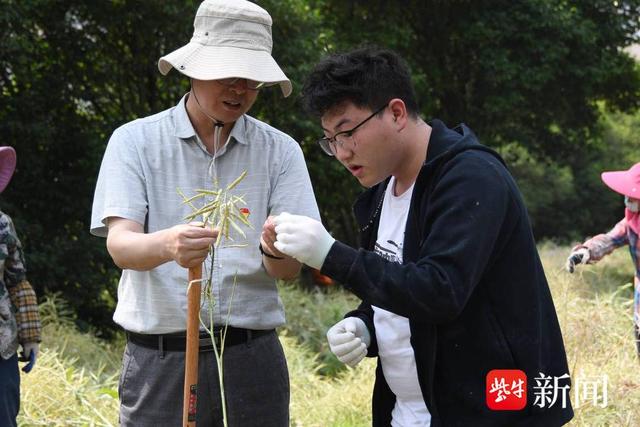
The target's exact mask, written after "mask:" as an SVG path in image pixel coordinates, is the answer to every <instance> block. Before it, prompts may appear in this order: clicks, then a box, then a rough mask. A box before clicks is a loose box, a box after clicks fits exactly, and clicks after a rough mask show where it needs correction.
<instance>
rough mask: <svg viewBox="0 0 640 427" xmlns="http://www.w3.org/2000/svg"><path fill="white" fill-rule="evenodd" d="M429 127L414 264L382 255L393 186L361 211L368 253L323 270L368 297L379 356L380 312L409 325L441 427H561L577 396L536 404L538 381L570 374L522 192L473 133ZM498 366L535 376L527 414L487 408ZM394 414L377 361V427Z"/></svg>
mask: <svg viewBox="0 0 640 427" xmlns="http://www.w3.org/2000/svg"><path fill="white" fill-rule="evenodd" d="M430 125H431V126H432V133H431V137H430V141H429V146H428V152H427V158H426V161H425V163H424V165H423V166H422V169H421V171H420V173H419V175H418V177H417V179H416V183H415V186H414V189H413V193H412V198H411V205H410V210H409V215H408V218H407V225H406V228H405V236H404V251H403V263H402V264H396V263H393V262H389V261H386V260H384V259H383V258H382V257H380V256H378V255H377V254H375V253H374V252H373V247H374V244H375V240H376V237H377V230H378V222H379V219H380V210H381V206H382V200H383V199H384V192H385V189H386V186H387V184H388V182H389V179H387V180H385V181H384V182H382V183H380V184H378V185H376V186H374V187H372V188H370V189H368V190H367V191H365V192H364V193H363V194H362V195H361V196H360V197H359V198H358V200H357V201H356V203H355V205H354V212H355V216H356V219H357V221H358V223H359V224H360V227H361V230H360V237H361V247H362V248H361V249H354V248H351V247H349V246H347V245H344V244H342V243H340V242H338V241H336V242H335V243H334V245H333V246H332V247H331V250H330V251H329V254H328V255H327V258H326V260H325V262H324V264H323V266H322V273H324V274H326V275H328V276H330V277H332V278H333V279H335V280H337V281H339V282H341V283H343V284H344V286H345V287H346V288H347V289H349V290H350V291H351V292H353V293H354V294H356V295H357V296H358V297H360V298H361V299H362V301H363V302H362V304H361V305H360V307H359V308H358V309H357V310H355V311H353V312H350V313H348V314H347V316H357V317H359V318H361V319H362V320H364V322H365V323H366V325H367V327H368V328H369V331H370V332H371V337H372V343H371V345H370V346H369V353H368V356H376V355H377V351H378V350H377V344H376V340H375V328H374V324H373V310H372V309H371V305H375V306H377V307H380V308H382V309H385V310H387V311H390V312H392V313H395V314H398V315H400V316H404V317H407V318H409V324H410V329H411V346H412V347H413V349H414V353H415V357H416V366H417V372H418V380H419V383H420V387H421V389H422V395H423V397H424V399H425V403H426V404H427V407H428V409H429V411H430V412H431V415H432V421H431V425H432V426H433V427H437V426H474V427H475V426H525V425H526V426H545V427H547V426H559V425H562V424H564V423H566V422H568V421H569V420H570V419H571V418H572V416H573V410H572V408H571V403H570V401H569V394H570V393H569V391H568V390H567V391H566V394H567V395H566V397H567V401H566V405H565V407H564V408H563V407H562V402H561V400H560V398H558V400H557V401H556V402H555V403H554V404H553V405H550V404H549V402H548V401H545V400H544V399H542V400H540V401H538V402H536V394H535V390H536V386H537V385H538V382H537V381H536V380H535V378H536V377H539V376H540V374H541V373H542V374H544V375H545V376H547V377H551V378H560V377H562V376H563V375H565V374H568V373H569V370H568V367H567V360H566V354H565V350H564V345H563V342H562V335H561V332H560V327H559V324H558V319H557V316H556V311H555V308H554V305H553V301H552V299H551V293H550V291H549V286H548V284H547V280H546V278H545V275H544V271H543V268H542V264H541V262H540V258H539V256H538V252H537V249H536V245H535V241H534V238H533V234H532V231H531V225H530V222H529V217H528V215H527V211H526V208H525V206H524V203H523V201H522V197H521V195H520V192H519V190H518V188H517V186H516V184H515V182H514V180H513V178H512V177H511V175H510V174H509V172H508V170H507V168H506V167H505V165H504V162H503V160H502V159H501V158H500V156H499V155H498V154H497V153H495V152H494V151H493V150H491V149H489V148H487V147H485V146H483V145H481V144H479V143H478V141H477V138H476V136H475V135H474V134H473V132H471V130H470V129H469V128H468V127H466V126H465V125H460V126H458V127H456V128H455V129H448V128H447V127H446V126H445V125H444V124H443V123H442V122H441V121H439V120H434V121H433V122H431V123H430ZM493 369H519V370H522V371H524V372H525V373H526V375H527V379H528V381H527V396H528V399H527V405H526V407H525V408H524V409H522V410H519V411H492V410H490V409H489V408H488V407H487V405H486V392H485V388H486V376H487V374H488V372H489V371H491V370H493ZM552 381H553V380H552ZM540 384H542V383H540ZM559 384H560V385H561V386H562V385H566V384H568V380H564V383H563V382H562V380H561V381H560V383H559ZM537 390H540V389H539V388H537ZM557 391H559V392H562V389H559V390H557ZM534 403H537V404H534ZM394 405H395V396H394V394H393V393H392V392H391V390H390V389H389V387H388V385H387V383H386V381H385V379H384V375H383V374H382V370H381V367H380V363H379V362H378V368H377V371H376V383H375V387H374V396H373V425H374V426H389V425H390V422H391V410H392V409H393V407H394ZM541 406H542V407H541Z"/></svg>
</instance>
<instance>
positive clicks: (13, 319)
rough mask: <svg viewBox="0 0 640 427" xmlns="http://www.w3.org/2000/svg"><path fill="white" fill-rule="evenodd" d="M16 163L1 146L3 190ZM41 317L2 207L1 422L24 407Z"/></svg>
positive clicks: (12, 418)
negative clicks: (25, 377)
mask: <svg viewBox="0 0 640 427" xmlns="http://www.w3.org/2000/svg"><path fill="white" fill-rule="evenodd" d="M15 167H16V152H15V151H14V149H13V148H11V147H0V193H2V192H3V191H4V189H5V188H6V187H7V185H8V184H9V181H10V180H11V177H12V175H13V171H14V170H15ZM39 342H40V317H39V315H38V304H37V301H36V294H35V292H34V291H33V288H32V287H31V284H29V282H28V281H27V277H26V269H25V266H24V254H23V253H22V245H21V244H20V239H19V238H18V235H17V234H16V230H15V228H14V226H13V221H12V220H11V218H10V217H9V215H7V214H5V213H4V212H2V211H0V426H3V427H10V426H15V425H16V417H17V416H18V411H19V409H20V373H19V372H18V349H19V348H20V347H22V355H21V357H20V360H21V361H26V362H28V363H27V364H26V365H25V366H24V367H23V368H22V370H23V371H24V372H27V373H28V372H30V371H31V369H32V368H33V366H34V365H35V363H36V358H37V357H38V350H39V344H38V343H39Z"/></svg>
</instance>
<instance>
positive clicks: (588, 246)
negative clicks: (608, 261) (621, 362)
mask: <svg viewBox="0 0 640 427" xmlns="http://www.w3.org/2000/svg"><path fill="white" fill-rule="evenodd" d="M602 181H604V183H605V184H606V185H607V186H608V187H609V188H611V189H612V190H613V191H615V192H617V193H620V194H622V195H623V196H624V205H625V209H624V218H622V219H621V220H620V221H619V222H618V223H617V224H616V225H615V226H614V227H613V228H612V229H611V231H609V232H608V233H605V234H598V235H597V236H595V237H592V238H591V239H589V240H587V241H586V242H584V243H582V244H581V245H577V246H575V247H574V248H573V249H572V250H571V254H569V257H568V258H567V263H566V268H567V270H568V271H569V272H570V273H573V272H574V270H575V267H576V265H578V264H594V263H596V262H598V261H600V260H601V259H602V258H603V257H604V256H605V255H608V254H610V253H611V252H613V251H614V250H615V249H617V248H619V247H621V246H624V245H629V251H630V252H631V259H632V261H633V262H634V264H635V269H636V274H635V277H634V280H633V283H634V291H633V302H634V303H633V323H634V328H633V329H634V335H635V340H636V348H637V351H638V356H639V357H640V259H638V255H640V250H639V248H640V242H639V241H638V235H640V163H636V164H635V165H633V166H632V167H631V168H630V169H629V170H626V171H614V172H603V173H602Z"/></svg>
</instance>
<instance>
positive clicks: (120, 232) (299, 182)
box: [91, 0, 319, 427]
mask: <svg viewBox="0 0 640 427" xmlns="http://www.w3.org/2000/svg"><path fill="white" fill-rule="evenodd" d="M271 48H272V39H271V17H270V16H269V14H268V13H267V12H266V11H265V10H264V9H262V8H260V7H258V6H257V5H255V4H253V3H250V2H248V1H244V0H205V1H204V2H203V3H202V4H201V5H200V7H199V8H198V12H197V14H196V18H195V22H194V34H193V37H192V39H191V41H190V42H189V43H188V44H187V45H185V46H183V47H181V48H180V49H178V50H176V51H174V52H172V53H170V54H168V55H167V56H165V57H163V58H160V61H159V64H158V67H159V68H160V72H161V73H163V74H166V73H168V72H169V71H170V70H171V68H175V69H176V70H177V71H179V72H180V73H182V74H184V75H186V76H187V77H189V78H190V79H191V90H190V91H189V93H188V94H186V95H185V96H184V97H183V98H182V99H181V100H180V102H179V103H178V105H176V106H175V107H174V108H171V109H169V110H167V111H164V112H161V113H159V114H156V115H153V116H151V117H147V118H143V119H140V120H136V121H133V122H131V123H127V124H125V125H124V126H122V127H120V128H119V129H117V130H116V131H115V132H114V133H113V135H112V137H111V140H110V141H109V144H108V146H107V149H106V152H105V155H104V160H103V163H102V166H101V169H100V175H99V177H98V183H97V187H96V192H95V199H94V205H93V214H92V223H91V232H92V233H94V234H96V235H98V236H102V237H107V248H108V250H109V253H110V254H111V256H112V257H113V260H114V261H115V263H116V264H117V265H118V266H119V267H121V268H122V269H123V271H122V277H121V279H120V284H119V287H118V305H117V307H116V311H115V314H114V320H115V321H116V323H118V324H119V325H121V326H122V327H123V328H124V329H125V330H126V331H127V337H128V340H127V346H126V350H125V353H124V359H123V366H122V374H121V379H120V388H119V394H120V403H121V405H120V423H121V425H123V426H136V427H139V426H177V425H181V424H182V407H183V384H184V359H185V352H184V343H185V327H186V315H187V299H186V294H187V278H188V276H187V268H188V267H192V266H196V265H198V264H202V263H203V261H205V258H206V257H207V254H208V249H209V246H210V245H211V244H212V243H214V241H215V240H216V237H217V234H218V232H217V231H214V230H210V229H207V228H202V227H200V226H198V225H195V224H185V223H184V218H185V217H186V216H187V215H188V214H190V213H191V212H192V211H191V208H190V207H189V206H188V204H185V203H183V200H182V198H181V197H180V195H179V194H178V191H177V189H181V190H182V191H183V192H184V193H187V194H188V195H191V194H193V193H194V192H195V190H196V189H208V190H214V189H217V188H225V187H226V186H227V185H229V184H230V183H231V182H233V181H234V180H235V179H236V178H238V177H239V176H240V175H241V173H242V172H243V171H247V172H248V174H247V176H246V177H245V178H244V179H243V180H242V181H241V182H240V183H239V184H238V185H237V186H236V187H235V188H234V192H235V193H236V194H238V195H243V196H244V200H245V202H246V205H247V207H248V208H249V210H250V216H249V218H248V219H249V221H250V222H251V223H252V224H253V229H245V232H246V240H245V241H246V243H247V246H246V247H224V246H219V247H218V248H216V251H215V266H214V268H213V273H212V275H213V278H214V279H213V280H214V284H215V287H214V289H213V294H214V298H215V306H214V313H213V319H214V324H213V325H209V326H213V327H220V326H222V325H223V324H225V323H226V322H227V313H230V317H229V318H228V323H229V325H230V328H229V329H228V330H227V333H226V338H225V350H224V380H225V393H226V402H227V414H228V421H229V425H232V426H261V427H263V426H275V427H284V426H287V425H288V424H289V416H288V415H289V377H288V373H287V365H286V361H285V358H284V353H283V351H282V346H281V345H280V342H279V340H278V337H277V335H276V332H275V328H276V327H278V326H281V325H282V324H283V323H284V320H285V319H284V310H283V306H282V302H281V300H280V298H279V297H278V293H277V289H276V284H275V280H274V278H286V277H292V276H295V275H296V274H297V273H298V271H299V269H300V266H301V265H300V263H299V262H297V261H296V260H295V259H292V258H291V257H289V256H286V255H284V254H282V253H280V252H279V251H278V250H277V249H275V248H274V247H273V245H272V244H271V242H272V241H273V239H274V237H273V238H271V237H269V236H271V235H273V236H275V234H274V232H273V225H272V223H271V221H270V219H269V218H270V216H271V215H275V214H279V213H281V212H283V211H296V212H297V213H299V214H302V215H309V216H311V217H314V218H318V217H319V214H318V208H317V206H316V202H315V200H314V197H313V190H312V188H311V183H310V180H309V174H308V172H307V169H306V166H305V162H304V158H303V155H302V150H301V149H300V147H299V145H298V144H297V143H296V142H295V141H294V140H293V139H292V138H291V137H289V136H288V135H286V134H284V133H282V132H280V131H279V130H277V129H274V128H273V127H271V126H269V125H267V124H266V123H263V122H261V121H259V120H256V119H255V118H253V117H250V116H249V115H247V114H246V113H247V112H248V111H249V109H250V108H251V106H252V105H253V103H254V102H255V100H256V97H257V96H258V90H259V89H261V88H262V87H264V86H269V85H279V86H280V88H281V89H282V92H283V94H284V96H288V95H289V94H290V93H291V83H290V82H289V80H288V79H287V77H286V76H285V74H284V73H283V72H282V70H281V69H280V67H279V66H278V64H277V63H276V62H275V60H274V59H273V58H272V57H271ZM190 192H191V194H190ZM243 240H244V239H243ZM245 241H242V242H238V243H244V242H245ZM261 252H262V254H261ZM209 261H210V260H207V262H206V265H207V266H208V265H210V264H209ZM235 279H237V283H236V280H235ZM234 283H236V284H235V289H234ZM201 316H202V318H203V319H208V318H209V313H208V312H207V310H206V309H205V308H203V310H202V313H201ZM201 337H202V339H201V340H200V343H201V346H200V355H199V381H198V390H197V419H196V422H197V425H198V426H199V427H204V426H218V425H222V420H221V414H222V412H221V401H220V391H219V388H218V375H219V373H218V372H217V369H216V361H215V358H214V353H213V351H212V350H213V347H212V343H211V340H210V339H209V336H208V334H206V333H203V334H202V335H201Z"/></svg>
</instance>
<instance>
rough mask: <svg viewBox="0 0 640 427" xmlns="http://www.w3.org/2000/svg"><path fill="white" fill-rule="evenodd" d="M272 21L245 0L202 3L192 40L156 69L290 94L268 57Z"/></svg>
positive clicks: (283, 75) (287, 85)
mask: <svg viewBox="0 0 640 427" xmlns="http://www.w3.org/2000/svg"><path fill="white" fill-rule="evenodd" d="M271 24H272V20H271V16H270V15H269V13H268V12H267V11H266V10H264V9H263V8H261V7H260V6H258V5H256V4H254V3H251V2H249V1H245V0H205V1H203V2H202V3H201V4H200V7H199V8H198V12H197V13H196V18H195V21H194V23H193V28H194V31H193V37H192V38H191V41H189V43H188V44H186V45H185V46H183V47H181V48H179V49H177V50H175V51H173V52H171V53H170V54H168V55H165V56H163V57H162V58H160V60H159V61H158V69H159V70H160V72H161V73H162V74H163V75H166V74H167V73H168V72H169V71H171V68H172V67H173V68H175V69H176V70H178V71H179V72H181V73H182V74H184V75H186V76H189V77H191V78H194V79H198V80H218V79H226V78H230V77H240V78H243V79H249V80H255V81H258V82H264V83H272V84H279V85H280V89H281V90H282V94H283V95H284V96H285V97H287V96H289V95H290V94H291V90H292V88H291V82H290V81H289V79H288V78H287V76H285V74H284V72H282V70H281V69H280V67H279V66H278V64H277V63H276V61H275V60H274V59H273V57H272V56H271V50H272V48H273V40H272V38H271Z"/></svg>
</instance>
